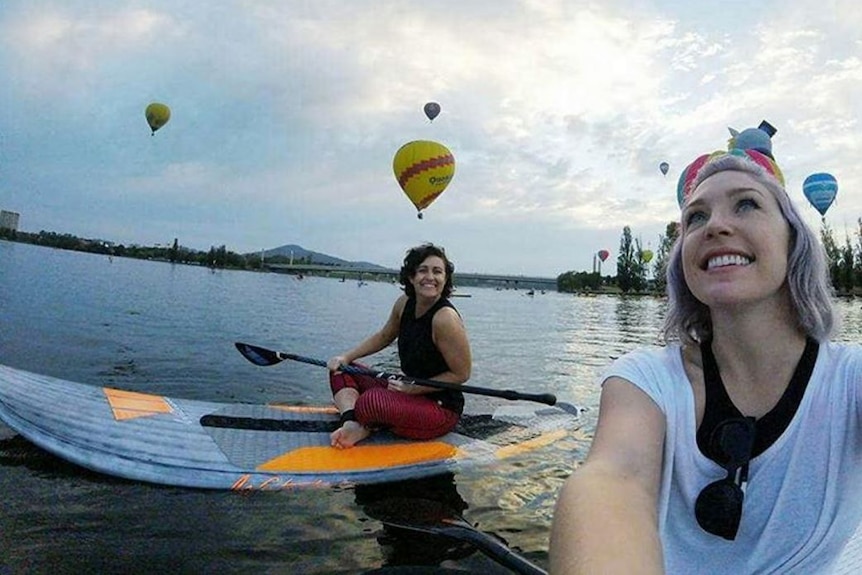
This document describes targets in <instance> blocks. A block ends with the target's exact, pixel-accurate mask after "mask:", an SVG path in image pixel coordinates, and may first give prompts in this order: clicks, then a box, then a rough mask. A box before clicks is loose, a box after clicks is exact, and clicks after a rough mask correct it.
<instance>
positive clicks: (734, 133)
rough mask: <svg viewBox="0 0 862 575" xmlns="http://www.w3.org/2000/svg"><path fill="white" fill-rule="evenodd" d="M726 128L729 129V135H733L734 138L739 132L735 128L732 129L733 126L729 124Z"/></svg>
mask: <svg viewBox="0 0 862 575" xmlns="http://www.w3.org/2000/svg"><path fill="white" fill-rule="evenodd" d="M727 129H728V130H729V131H730V135H731V136H732V137H734V138H735V137H737V136H738V135H739V132H737V131H736V130H734V129H733V128H731V127H730V126H728V127H727Z"/></svg>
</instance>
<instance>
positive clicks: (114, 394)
mask: <svg viewBox="0 0 862 575" xmlns="http://www.w3.org/2000/svg"><path fill="white" fill-rule="evenodd" d="M102 390H103V391H104V392H105V397H107V398H108V403H109V404H110V405H111V410H112V411H113V412H114V419H116V420H117V421H122V420H124V419H134V418H136V417H148V416H150V415H156V414H159V413H173V409H171V406H170V405H168V402H167V401H165V398H164V397H162V396H160V395H150V394H148V393H138V392H135V391H123V390H120V389H112V388H110V387H103V388H102Z"/></svg>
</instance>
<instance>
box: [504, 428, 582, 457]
mask: <svg viewBox="0 0 862 575" xmlns="http://www.w3.org/2000/svg"><path fill="white" fill-rule="evenodd" d="M567 434H568V431H566V430H565V429H558V430H556V431H551V432H549V433H543V434H542V435H540V436H539V437H534V438H533V439H528V440H526V441H520V442H518V443H515V444H513V445H507V446H505V447H501V448H500V449H498V450H497V451H495V452H494V455H496V456H497V458H498V459H505V458H507V457H512V456H513V455H519V454H521V453H525V452H527V451H532V450H534V449H538V448H539V447H544V446H546V445H550V444H551V443H553V442H555V441H557V440H558V439H562V438H563V437H565V436H566V435H567Z"/></svg>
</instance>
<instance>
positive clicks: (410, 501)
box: [365, 497, 547, 575]
mask: <svg viewBox="0 0 862 575" xmlns="http://www.w3.org/2000/svg"><path fill="white" fill-rule="evenodd" d="M365 511H366V513H368V515H369V516H370V517H372V518H374V519H377V520H378V521H380V522H382V523H383V524H385V525H388V526H390V527H395V528H399V529H406V530H409V531H416V532H419V533H427V534H430V535H439V536H442V537H448V538H450V539H456V540H458V541H465V542H467V543H470V544H471V545H473V546H474V547H475V548H476V549H478V550H479V551H481V552H482V553H484V554H485V555H487V556H488V557H490V558H491V559H493V560H494V561H496V562H497V563H499V564H500V565H503V566H504V567H506V568H508V569H511V570H512V571H514V572H515V573H520V574H521V575H547V571H545V570H543V569H542V568H540V567H539V566H537V565H535V564H534V563H531V562H530V561H528V560H527V559H526V558H524V557H522V556H521V555H518V554H517V553H515V552H514V551H512V550H511V549H509V547H508V546H507V545H506V544H505V543H504V542H503V541H501V540H500V539H499V538H497V537H495V536H493V535H491V534H488V533H485V532H483V531H479V530H478V529H476V528H475V527H473V526H472V525H470V524H469V523H468V522H467V521H466V520H465V519H464V518H463V517H461V516H459V515H458V514H456V513H455V512H453V511H452V510H451V509H449V508H448V507H447V506H446V505H444V504H443V503H440V502H438V501H433V500H430V499H414V498H406V497H405V498H390V499H384V500H381V501H377V502H375V503H372V504H369V505H367V506H365Z"/></svg>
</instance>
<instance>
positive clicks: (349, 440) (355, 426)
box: [329, 421, 371, 449]
mask: <svg viewBox="0 0 862 575" xmlns="http://www.w3.org/2000/svg"><path fill="white" fill-rule="evenodd" d="M369 435H371V430H369V429H368V428H366V427H365V426H363V425H362V424H361V423H359V422H358V421H345V422H344V425H342V426H341V427H339V428H338V429H336V430H335V431H333V432H332V435H330V436H329V442H330V443H331V444H332V447H337V448H338V449H347V448H348V447H353V446H354V445H356V444H357V443H359V442H360V441H362V440H363V439H365V438H366V437H368V436H369Z"/></svg>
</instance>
